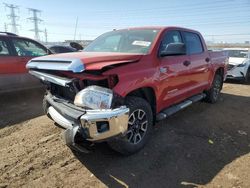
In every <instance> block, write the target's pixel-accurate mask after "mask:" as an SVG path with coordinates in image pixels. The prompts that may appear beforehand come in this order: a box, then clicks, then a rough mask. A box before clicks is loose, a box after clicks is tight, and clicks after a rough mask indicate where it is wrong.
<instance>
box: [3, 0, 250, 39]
mask: <svg viewBox="0 0 250 188" xmlns="http://www.w3.org/2000/svg"><path fill="white" fill-rule="evenodd" d="M156 2H157V3H156ZM4 3H8V4H14V5H18V6H19V10H16V15H17V16H19V17H20V18H19V19H18V24H19V25H20V26H19V27H18V31H19V34H20V35H23V36H27V37H31V38H34V33H33V32H32V31H30V29H33V27H34V26H33V24H32V23H31V22H30V21H29V20H27V18H28V17H31V16H32V14H31V13H29V11H28V9H27V8H35V9H39V10H41V11H42V12H41V14H39V17H40V18H41V19H42V20H43V22H41V23H40V24H39V29H40V30H41V31H44V30H45V28H46V29H47V31H48V40H49V41H64V40H66V39H73V38H74V29H75V24H76V19H77V17H78V27H77V31H76V39H93V38H95V37H97V36H98V35H100V34H102V33H104V32H106V31H110V30H112V29H114V28H116V29H119V28H125V27H134V26H151V25H159V26H162V25H166V26H167V25H175V26H182V27H188V28H192V29H196V30H199V31H200V32H201V33H202V34H203V35H204V36H205V38H206V40H209V41H215V42H220V41H227V42H244V41H249V40H250V0H203V1H202V0H186V1H183V0H157V1H156V0H144V1H142V0H91V1H85V0H71V1H69V0H67V1H66V0H60V1H59V0H53V1H52V0H40V1H37V0H32V1H31V0H0V30H2V31H4V24H5V23H6V24H9V23H11V22H10V19H8V17H7V16H6V15H7V14H9V13H10V9H8V8H6V7H5V5H4ZM8 31H11V25H8ZM40 38H41V39H42V40H44V33H43V32H41V33H40Z"/></svg>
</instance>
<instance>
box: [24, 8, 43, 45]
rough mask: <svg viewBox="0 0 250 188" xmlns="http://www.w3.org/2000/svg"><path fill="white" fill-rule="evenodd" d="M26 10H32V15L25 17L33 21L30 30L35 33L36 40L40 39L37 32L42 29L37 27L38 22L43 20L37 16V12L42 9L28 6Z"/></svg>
mask: <svg viewBox="0 0 250 188" xmlns="http://www.w3.org/2000/svg"><path fill="white" fill-rule="evenodd" d="M28 10H29V12H32V14H33V16H32V17H30V18H27V19H28V20H30V21H31V22H33V23H34V29H31V30H30V31H34V33H35V37H34V38H35V39H36V40H40V37H39V33H40V32H42V31H41V30H40V29H39V23H40V22H42V21H43V20H42V19H40V18H39V17H38V13H41V12H42V11H41V10H38V9H33V8H28Z"/></svg>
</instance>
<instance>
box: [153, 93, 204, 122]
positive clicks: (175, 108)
mask: <svg viewBox="0 0 250 188" xmlns="http://www.w3.org/2000/svg"><path fill="white" fill-rule="evenodd" d="M205 97H206V94H204V93H201V94H199V95H194V96H192V97H190V98H188V99H186V100H184V101H183V102H181V103H178V104H176V105H174V106H171V107H169V108H166V109H164V110H162V111H161V112H160V113H159V114H157V116H156V121H161V120H163V119H166V118H167V117H169V116H171V115H172V114H174V113H176V112H178V111H180V110H182V109H184V108H186V107H188V106H189V105H191V104H193V103H195V102H198V101H200V100H202V99H204V98H205Z"/></svg>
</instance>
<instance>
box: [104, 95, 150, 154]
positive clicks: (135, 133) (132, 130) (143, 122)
mask: <svg viewBox="0 0 250 188" xmlns="http://www.w3.org/2000/svg"><path fill="white" fill-rule="evenodd" d="M126 106H127V107H129V110H130V112H129V121H128V131H127V133H126V134H125V135H124V136H122V137H119V138H116V139H113V140H111V141H109V142H108V144H109V146H110V147H111V148H112V149H113V150H115V151H117V152H119V153H121V154H123V155H131V154H133V153H136V152H137V151H139V150H140V149H142V148H143V147H144V145H145V144H146V142H147V141H148V140H149V136H150V133H151V131H152V126H153V113H152V110H151V107H150V105H149V103H148V102H147V101H146V100H144V99H142V98H139V97H132V96H131V97H127V99H126Z"/></svg>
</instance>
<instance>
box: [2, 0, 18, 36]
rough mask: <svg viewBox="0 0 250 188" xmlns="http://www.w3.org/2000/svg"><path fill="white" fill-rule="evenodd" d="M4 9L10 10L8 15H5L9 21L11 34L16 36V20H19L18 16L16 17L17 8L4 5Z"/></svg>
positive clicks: (11, 5)
mask: <svg viewBox="0 0 250 188" xmlns="http://www.w3.org/2000/svg"><path fill="white" fill-rule="evenodd" d="M4 5H5V7H6V8H9V9H10V14H8V15H7V17H8V18H9V19H10V24H9V25H11V32H12V33H15V34H18V29H17V26H19V25H18V24H17V19H18V18H19V16H17V15H16V11H15V10H16V9H19V6H16V5H13V4H7V3H4Z"/></svg>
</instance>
